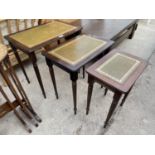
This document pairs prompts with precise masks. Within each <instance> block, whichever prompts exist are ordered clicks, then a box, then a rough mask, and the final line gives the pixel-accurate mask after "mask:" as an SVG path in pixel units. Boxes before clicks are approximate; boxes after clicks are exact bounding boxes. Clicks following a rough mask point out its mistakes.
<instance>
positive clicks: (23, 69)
mask: <svg viewBox="0 0 155 155" xmlns="http://www.w3.org/2000/svg"><path fill="white" fill-rule="evenodd" d="M10 46H11V48H12V50H13V51H14V54H15V57H16V59H17V61H18V64H19V65H20V67H21V69H22V71H23V73H24V75H25V78H26V80H27V82H28V83H30V80H29V78H28V76H27V73H26V71H25V68H24V65H23V63H22V60H21V58H20V56H19V54H18V51H17V49H16V48H15V47H14V46H13V45H12V44H11V43H10Z"/></svg>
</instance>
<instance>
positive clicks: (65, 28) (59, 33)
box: [5, 21, 81, 98]
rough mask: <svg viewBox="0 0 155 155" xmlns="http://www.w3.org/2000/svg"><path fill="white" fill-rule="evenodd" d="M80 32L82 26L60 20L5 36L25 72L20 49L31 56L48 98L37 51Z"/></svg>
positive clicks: (42, 88)
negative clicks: (19, 53)
mask: <svg viewBox="0 0 155 155" xmlns="http://www.w3.org/2000/svg"><path fill="white" fill-rule="evenodd" d="M80 32H81V27H75V26H72V25H68V24H65V23H61V22H58V21H52V22H50V23H47V24H43V25H39V26H36V27H33V28H30V29H27V30H24V31H21V32H17V33H15V34H11V35H8V36H6V37H5V38H6V39H7V40H8V41H9V43H10V45H11V47H12V49H13V51H14V53H15V56H16V58H17V60H18V62H19V64H20V65H21V67H22V69H23V72H25V69H24V67H23V64H22V61H21V59H20V57H19V55H18V49H19V50H21V51H23V52H24V53H26V54H27V55H28V56H29V58H30V60H31V62H32V64H33V68H34V71H35V73H36V76H37V79H38V82H39V84H40V87H41V90H42V93H43V95H44V97H45V98H46V94H45V90H44V87H43V83H42V79H41V76H40V72H39V68H38V65H37V58H36V55H35V51H36V50H38V49H41V48H42V47H45V46H47V45H49V44H51V43H52V42H55V41H59V40H60V39H62V38H65V37H66V36H70V35H73V34H78V33H80Z"/></svg>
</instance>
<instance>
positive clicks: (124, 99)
mask: <svg viewBox="0 0 155 155" xmlns="http://www.w3.org/2000/svg"><path fill="white" fill-rule="evenodd" d="M131 89H132V87H131V88H130V90H129V91H128V92H127V93H126V94H125V95H124V97H123V99H122V101H121V104H120V106H121V107H122V106H123V105H124V103H125V101H126V98H127V97H128V95H129V93H130V91H131Z"/></svg>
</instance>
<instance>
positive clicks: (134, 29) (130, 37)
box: [129, 24, 138, 39]
mask: <svg viewBox="0 0 155 155" xmlns="http://www.w3.org/2000/svg"><path fill="white" fill-rule="evenodd" d="M137 26H138V24H135V25H133V28H132V32H131V34H130V35H129V39H132V38H133V36H134V34H135V31H136V29H137Z"/></svg>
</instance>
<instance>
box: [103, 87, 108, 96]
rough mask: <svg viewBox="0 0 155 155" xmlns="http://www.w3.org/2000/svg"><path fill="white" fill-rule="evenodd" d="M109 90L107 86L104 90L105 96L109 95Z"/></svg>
mask: <svg viewBox="0 0 155 155" xmlns="http://www.w3.org/2000/svg"><path fill="white" fill-rule="evenodd" d="M107 92H108V88H105V90H104V96H106V95H107Z"/></svg>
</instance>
